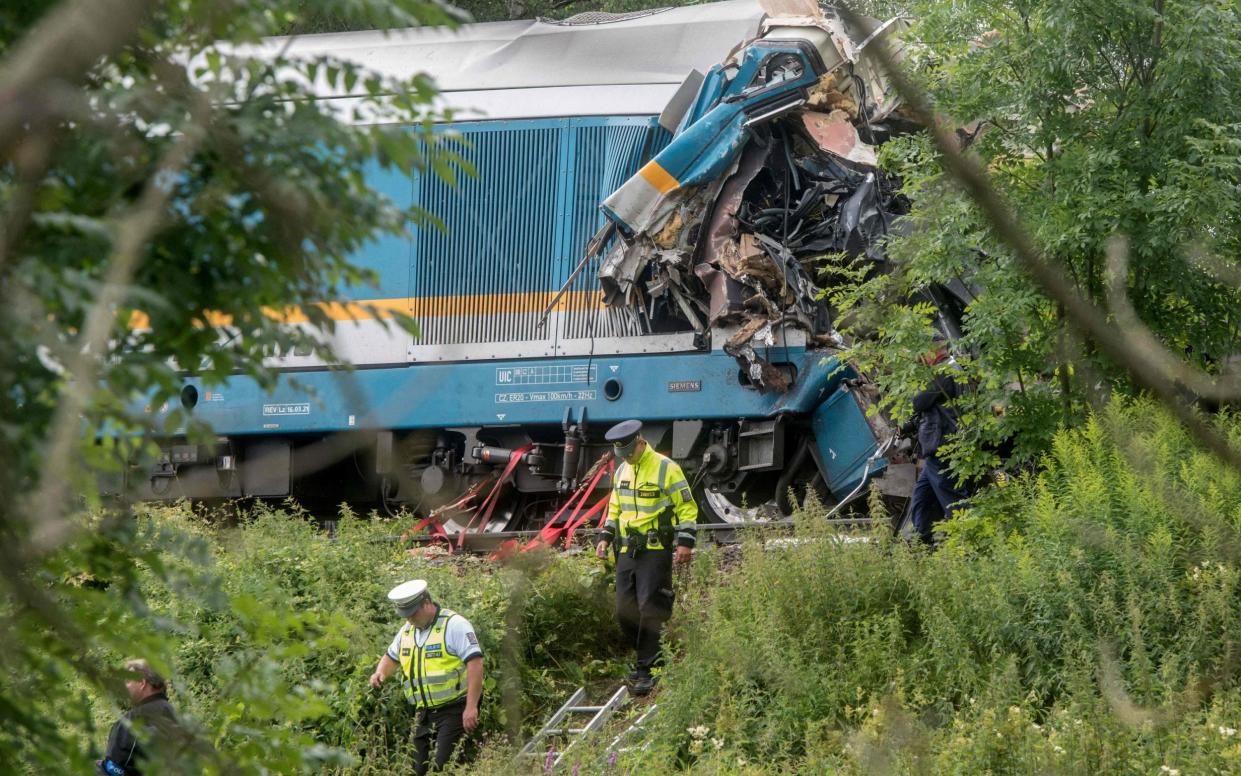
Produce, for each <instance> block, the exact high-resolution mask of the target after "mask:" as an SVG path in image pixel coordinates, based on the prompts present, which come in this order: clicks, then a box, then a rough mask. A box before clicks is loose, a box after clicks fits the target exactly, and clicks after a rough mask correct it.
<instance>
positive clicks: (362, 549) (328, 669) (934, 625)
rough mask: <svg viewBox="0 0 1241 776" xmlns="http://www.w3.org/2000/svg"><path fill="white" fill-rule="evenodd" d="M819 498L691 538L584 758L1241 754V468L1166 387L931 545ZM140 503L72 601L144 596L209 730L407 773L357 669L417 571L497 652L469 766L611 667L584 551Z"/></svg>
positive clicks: (1150, 766) (668, 761)
mask: <svg viewBox="0 0 1241 776" xmlns="http://www.w3.org/2000/svg"><path fill="white" fill-rule="evenodd" d="M820 516H821V514H820V513H819V512H818V511H817V510H814V509H810V510H807V511H806V512H805V513H804V514H802V515H801V518H800V524H799V528H798V531H797V540H796V541H794V542H786V543H782V544H780V545H779V546H778V547H772V546H767V547H764V546H763V544H762V543H761V540H760V538H758V537H751V538H750V539H749V540H748V541H747V543H746V544H745V545H744V546H743V548H742V552H741V557H740V559H739V560H737V559H736V558H732V559H730V561H729V562H728V563H727V564H721V563H718V562H717V561H719V560H721V559H722V555H723V554H722V553H721V552H720V551H716V550H704V551H702V552H700V553H699V557H698V559H697V560H696V562H695V564H694V566H693V568H692V570H691V571H689V572H688V573H687V574H686V575H685V576H683V577H682V578H680V579H679V580H678V585H679V587H680V589H681V595H680V600H679V601H678V609H677V613H676V615H675V617H674V620H673V622H672V623H671V626H670V634H671V637H672V638H671V649H672V651H673V653H674V659H673V660H672V662H671V665H670V666H669V667H668V669H667V670H666V671H665V672H664V674H663V677H662V682H661V686H660V690H659V693H658V695H657V698H656V700H657V702H658V703H659V706H660V709H659V712H658V714H657V715H656V716H655V717H653V719H652V721H651V722H650V723H649V725H648V727H647V730H646V733H645V736H646V737H645V741H643V742H640V743H645V744H646V745H647V749H645V751H643V752H642V753H639V750H637V749H633V750H630V751H628V752H626V753H623V754H621V755H620V756H619V757H618V758H616V760H615V761H614V762H613V763H612V764H609V761H608V758H607V757H606V756H605V755H604V754H603V753H602V752H601V749H600V746H601V745H602V744H604V743H606V741H604V740H600V741H597V742H596V744H595V746H593V747H583V749H582V750H581V751H580V752H575V753H574V754H573V758H572V762H570V763H569V768H572V767H573V766H575V765H576V766H578V767H579V772H616V773H621V772H667V771H670V770H676V769H686V770H689V771H693V772H698V773H765V772H775V771H779V772H801V773H824V772H844V773H858V774H864V773H865V774H868V773H877V772H878V773H881V772H896V773H928V774H931V773H935V774H938V773H961V774H972V773H980V772H987V771H990V772H997V773H999V772H1004V773H1035V772H1037V773H1122V772H1124V773H1129V772H1134V773H1151V774H1157V773H1170V772H1172V771H1179V772H1180V773H1184V774H1190V773H1211V772H1215V773H1225V772H1235V771H1236V770H1238V769H1241V739H1238V738H1237V732H1236V729H1237V728H1241V683H1238V681H1237V678H1238V673H1239V670H1241V644H1239V643H1238V633H1241V628H1239V626H1241V597H1239V595H1238V594H1239V593H1241V576H1239V572H1238V563H1237V553H1238V552H1239V551H1241V540H1239V537H1238V528H1239V527H1241V477H1239V476H1238V475H1237V474H1236V473H1234V472H1231V471H1229V470H1228V469H1227V468H1226V467H1224V466H1222V465H1221V464H1219V463H1217V462H1216V461H1215V460H1213V459H1212V458H1211V457H1209V456H1208V455H1206V454H1204V453H1202V452H1200V451H1198V450H1196V449H1195V448H1194V447H1193V445H1192V444H1191V443H1190V441H1189V440H1188V439H1187V437H1186V436H1185V435H1184V433H1183V431H1181V430H1180V428H1179V427H1178V426H1177V425H1176V424H1175V423H1174V422H1173V421H1171V420H1170V419H1168V418H1167V417H1166V416H1165V415H1164V414H1163V413H1162V412H1160V411H1157V410H1156V409H1155V408H1154V407H1153V406H1152V405H1150V404H1147V403H1145V402H1137V403H1131V404H1117V405H1114V406H1113V407H1112V408H1111V409H1110V410H1109V411H1107V412H1106V413H1104V414H1102V415H1099V416H1097V417H1095V418H1094V419H1093V420H1092V421H1091V422H1090V423H1089V424H1088V425H1087V426H1086V427H1084V428H1083V429H1081V430H1077V431H1066V432H1061V433H1059V434H1058V435H1057V436H1056V437H1055V444H1054V448H1053V451H1052V453H1051V454H1050V455H1049V456H1048V457H1047V458H1046V459H1045V460H1044V462H1043V466H1042V468H1041V469H1040V471H1039V473H1038V474H1037V475H1036V476H1032V477H1028V478H1026V479H1024V480H1019V481H1014V482H1011V483H1010V484H1009V485H1007V486H1006V487H1002V488H993V489H992V490H990V491H988V492H985V493H983V494H981V495H980V496H979V497H978V498H977V499H976V501H975V505H974V507H973V508H972V509H971V510H970V511H968V512H967V513H965V514H963V515H962V516H961V517H960V518H959V519H958V520H956V521H955V522H954V523H953V524H952V525H950V526H949V535H948V539H947V541H946V543H945V545H944V546H943V547H942V548H941V549H940V550H939V551H937V552H934V553H927V552H925V551H924V550H922V549H921V548H911V547H907V546H905V545H904V544H902V543H900V542H897V541H894V540H892V539H891V538H890V537H889V536H886V535H884V534H876V535H874V536H872V537H870V539H871V541H869V542H857V541H852V542H841V541H840V540H839V538H838V537H835V536H833V535H832V534H831V533H829V532H828V531H826V530H825V529H824V528H823V527H822V525H821V524H819V523H818V519H819V517H820ZM136 530H138V531H140V532H141V533H142V535H143V537H144V540H145V541H146V543H147V546H148V547H149V550H150V552H149V553H148V554H147V555H146V556H144V557H145V560H144V562H143V563H142V564H140V567H139V568H138V569H137V571H136V573H135V575H134V577H133V582H132V584H129V583H119V582H118V583H114V584H111V585H109V586H107V587H106V588H101V587H100V586H99V584H98V582H99V573H98V572H96V573H95V574H94V577H93V579H94V584H87V585H84V586H74V585H69V586H66V588H65V589H66V590H68V591H76V592H69V593H67V595H68V596H69V597H68V598H67V599H66V600H67V601H70V602H72V603H73V604H74V605H96V606H99V607H100V611H101V612H104V613H106V612H107V611H108V610H109V606H108V601H109V600H115V599H116V598H117V597H120V596H130V597H132V596H142V597H143V598H144V599H145V601H146V606H148V607H149V609H148V610H147V617H148V618H149V622H150V624H151V629H152V632H153V634H154V635H153V638H152V641H151V642H150V643H144V644H136V645H133V649H132V650H131V653H133V652H137V651H140V650H144V651H148V652H149V651H150V650H152V649H154V650H163V651H162V653H161V654H157V655H155V657H156V658H157V659H158V660H164V661H166V662H167V667H169V668H171V669H172V673H173V678H174V682H175V685H176V688H177V693H176V695H175V702H176V703H177V705H178V706H179V707H180V708H181V709H182V710H183V712H185V713H187V714H188V715H189V717H190V718H191V719H192V720H194V721H195V724H196V725H197V726H198V729H199V730H200V731H201V732H202V733H203V734H204V738H205V739H206V740H207V741H208V742H209V744H210V745H211V747H213V748H214V749H215V750H216V751H217V752H220V753H223V754H224V755H225V756H227V757H229V758H240V759H241V760H242V761H244V762H247V763H252V764H253V763H262V764H263V766H264V767H266V768H268V769H270V771H273V772H292V771H296V770H299V769H301V768H302V767H310V768H312V769H313V768H325V769H327V770H328V771H330V772H349V773H368V774H371V773H373V774H378V773H402V772H406V771H407V770H408V764H409V732H410V724H409V720H408V718H407V717H406V715H405V713H404V710H403V701H402V699H401V697H400V691H399V688H398V687H397V686H396V683H395V682H392V683H390V684H389V685H388V686H387V687H386V688H385V690H384V692H383V693H375V692H372V691H371V690H370V689H369V688H368V687H367V685H366V677H367V676H368V675H369V673H370V671H371V670H372V668H373V666H374V663H375V660H376V659H377V656H378V655H379V653H380V650H382V649H383V648H384V646H385V645H386V644H387V642H388V640H389V639H390V638H391V636H392V633H393V632H394V630H395V628H396V627H397V626H398V621H397V618H396V617H395V616H394V615H393V614H392V612H391V611H390V609H389V607H388V605H387V603H386V601H385V598H384V595H385V593H386V591H387V589H388V587H389V586H390V585H391V584H393V583H394V582H396V581H399V580H402V579H406V578H410V577H416V576H420V577H425V578H427V579H428V580H429V581H430V584H431V587H432V590H433V592H434V593H435V595H436V597H437V598H438V599H439V600H440V601H442V602H443V603H445V604H448V605H450V606H452V607H454V608H456V609H458V610H459V611H461V612H463V613H465V614H467V615H468V616H469V617H470V618H471V620H473V621H474V623H475V624H476V625H477V627H478V630H479V634H480V638H481V639H482V641H483V644H484V647H485V649H486V650H487V654H488V681H487V699H486V702H485V704H484V711H483V725H482V728H483V733H484V736H485V738H484V747H483V752H482V755H481V757H480V758H479V759H478V760H476V761H474V762H473V763H472V764H471V766H470V767H469V769H468V770H470V771H471V772H481V773H509V772H512V771H513V770H514V768H513V765H512V763H511V760H510V757H511V754H512V752H513V751H514V749H513V744H512V743H510V742H509V741H508V740H506V739H505V737H504V736H502V735H499V734H501V733H503V732H508V733H510V734H517V736H516V737H517V739H518V741H519V740H520V738H521V735H524V734H528V733H529V732H530V730H531V729H532V728H534V727H537V726H538V725H539V724H541V723H542V721H543V720H544V719H545V718H546V716H547V715H548V714H549V713H550V712H551V711H552V710H553V709H554V708H555V707H556V706H558V705H559V703H560V702H562V701H563V699H564V697H565V696H566V695H567V693H568V692H569V691H570V690H571V689H572V687H574V686H577V685H579V684H583V683H585V684H593V685H594V688H595V689H596V691H598V692H599V693H601V692H602V691H603V690H604V689H605V688H606V687H609V686H611V685H614V684H615V683H616V682H617V681H618V678H619V674H620V673H621V672H622V671H623V663H622V661H621V659H620V654H619V653H618V651H617V650H616V643H617V640H618V634H617V632H616V631H615V629H614V626H613V625H612V622H611V605H610V599H611V592H610V586H609V585H608V584H607V583H608V579H607V575H606V574H605V570H604V568H603V566H602V565H601V564H599V563H598V562H597V561H595V560H594V559H592V558H587V557H584V556H570V557H564V556H561V557H555V558H549V557H546V556H542V557H537V558H523V559H522V561H523V562H522V563H521V564H519V565H516V566H507V567H497V566H495V565H492V564H489V563H488V562H486V561H483V560H481V559H478V558H472V559H454V560H446V559H443V558H434V557H431V558H428V557H418V556H415V555H411V554H409V553H408V552H406V551H405V549H404V548H403V547H402V546H401V545H399V544H398V543H397V542H395V541H393V535H394V534H395V533H397V525H396V524H394V523H391V522H382V521H378V520H365V519H357V518H354V517H352V516H350V515H348V514H346V515H344V516H343V517H342V519H341V520H340V522H339V524H338V527H337V531H336V535H335V538H329V537H328V536H326V535H325V534H324V533H323V532H322V531H320V530H318V529H316V528H315V527H314V526H313V525H312V524H310V523H309V522H308V521H307V520H305V519H303V518H302V517H301V516H299V515H298V514H297V513H296V509H295V508H292V507H288V508H286V509H282V510H274V509H263V508H259V509H258V510H257V511H256V512H255V513H254V514H253V515H252V516H251V517H249V518H248V519H246V520H245V521H243V523H242V524H241V525H240V526H239V527H236V528H219V527H217V524H216V523H214V522H208V521H205V520H203V519H201V518H198V517H195V516H193V515H192V514H191V513H190V512H189V511H188V510H186V509H184V508H158V509H152V510H150V513H149V514H148V515H147V516H146V517H144V518H143V519H142V520H141V522H140V524H139V525H138V526H137V529H136ZM67 563H68V561H67ZM724 565H727V566H728V568H727V569H724V568H722V566H724ZM69 566H71V564H68V565H67V567H69ZM126 578H128V577H126V575H125V574H121V573H120V572H117V579H118V580H123V579H126ZM116 610H117V611H123V610H124V608H123V607H116ZM103 616H106V615H101V617H103ZM120 656H121V653H120V651H119V649H118V651H117V654H106V655H105V654H99V655H93V656H92V659H94V660H96V661H98V662H100V663H101V664H102V663H107V662H109V661H116V660H118V659H119V657H120ZM56 697H59V696H56ZM65 697H70V698H71V697H73V696H72V694H70V695H68V696H65ZM82 698H83V700H84V701H85V702H86V704H87V705H86V708H88V709H89V710H90V713H88V714H87V715H86V716H85V718H83V719H78V718H76V717H73V716H72V715H69V716H68V717H67V720H66V726H67V727H68V728H72V729H73V730H74V731H75V735H77V736H78V737H79V739H80V740H81V744H82V750H83V751H86V749H87V748H88V747H89V744H91V743H95V744H98V743H101V741H102V736H103V733H104V731H105V728H104V723H106V722H110V721H111V719H112V717H113V715H114V713H115V711H116V708H115V706H114V705H113V704H111V703H108V702H101V699H99V698H95V697H93V696H89V695H84V696H82ZM57 702H65V701H62V700H58V701H57ZM75 720H76V721H75ZM523 723H524V725H525V729H524V731H522V730H521V726H522V725H523ZM622 724H623V723H622ZM92 725H93V726H94V727H93V728H92ZM90 737H93V739H96V740H92V741H88V740H86V739H87V738H90ZM191 754H192V755H193V756H194V757H200V756H201V755H200V754H198V753H191ZM206 758H207V759H205V760H203V759H200V760H196V761H195V762H197V763H200V764H201V763H204V762H205V763H207V765H208V766H210V763H211V762H212V761H211V759H210V755H209V754H208V755H206ZM541 768H542V763H541V762H540V763H533V764H531V766H530V769H531V770H532V771H538V770H541ZM566 770H567V769H566ZM255 772H257V770H256V771H255Z"/></svg>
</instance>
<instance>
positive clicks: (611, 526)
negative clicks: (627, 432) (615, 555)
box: [604, 447, 698, 550]
mask: <svg viewBox="0 0 1241 776" xmlns="http://www.w3.org/2000/svg"><path fill="white" fill-rule="evenodd" d="M665 512H666V515H665V518H664V519H665V521H666V523H665V525H664V526H661V525H660V520H659V518H660V515H661V514H665ZM697 521H698V505H697V504H695V503H694V497H693V495H691V493H690V487H689V483H688V482H686V481H685V474H684V473H683V472H682V471H681V467H680V466H678V465H677V463H676V462H675V461H673V460H672V459H671V458H668V457H667V456H663V455H660V454H659V453H657V452H655V451H654V450H652V449H651V448H650V447H647V448H646V450H645V451H643V453H642V455H641V456H640V457H639V458H638V460H637V461H636V462H635V463H633V464H630V463H628V462H625V463H622V464H621V465H620V467H619V468H617V470H616V475H615V476H614V477H613V485H612V498H611V500H610V501H609V503H608V519H607V522H606V523H605V524H604V535H605V536H619V537H620V539H621V545H622V546H625V545H627V544H628V543H629V540H630V538H631V537H636V536H642V537H645V536H646V535H647V533H648V532H649V531H651V530H654V531H655V532H656V534H658V533H660V529H661V528H666V529H667V531H666V532H665V533H664V536H662V537H661V538H659V539H654V538H652V540H651V541H649V542H647V543H646V548H647V549H649V550H658V549H671V546H668V547H665V546H664V541H669V542H671V541H673V540H675V541H676V542H677V543H684V544H687V545H688V546H691V547H692V546H693V545H694V538H695V528H696V525H695V524H696V523H697Z"/></svg>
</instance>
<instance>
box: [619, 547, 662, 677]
mask: <svg viewBox="0 0 1241 776" xmlns="http://www.w3.org/2000/svg"><path fill="white" fill-rule="evenodd" d="M673 597H674V593H673V592H672V550H643V551H640V552H638V553H637V555H636V556H635V557H630V556H629V553H628V552H622V553H621V554H620V556H619V557H618V558H617V559H616V619H617V621H618V622H619V623H620V627H621V632H622V633H623V634H624V636H625V642H626V643H627V644H633V645H635V646H636V647H637V649H638V660H637V669H638V671H639V672H640V673H646V672H649V671H650V669H651V668H652V667H653V666H655V665H656V664H657V662H658V660H659V634H660V632H661V631H662V630H663V627H664V623H665V622H667V621H668V618H669V617H671V616H672V601H673Z"/></svg>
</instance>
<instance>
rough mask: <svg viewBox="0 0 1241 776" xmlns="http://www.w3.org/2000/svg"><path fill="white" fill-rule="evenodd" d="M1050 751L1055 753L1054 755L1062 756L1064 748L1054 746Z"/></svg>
mask: <svg viewBox="0 0 1241 776" xmlns="http://www.w3.org/2000/svg"><path fill="white" fill-rule="evenodd" d="M1052 750H1053V751H1055V753H1056V754H1064V747H1063V746H1060V745H1059V744H1056V745H1055V746H1053V747H1052Z"/></svg>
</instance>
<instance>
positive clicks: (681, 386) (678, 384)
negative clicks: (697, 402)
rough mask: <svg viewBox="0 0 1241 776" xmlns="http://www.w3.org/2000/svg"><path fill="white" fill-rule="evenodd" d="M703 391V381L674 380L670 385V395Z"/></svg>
mask: <svg viewBox="0 0 1241 776" xmlns="http://www.w3.org/2000/svg"><path fill="white" fill-rule="evenodd" d="M701 390H702V380H673V381H672V382H670V383H668V393H698V392H699V391H701Z"/></svg>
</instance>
